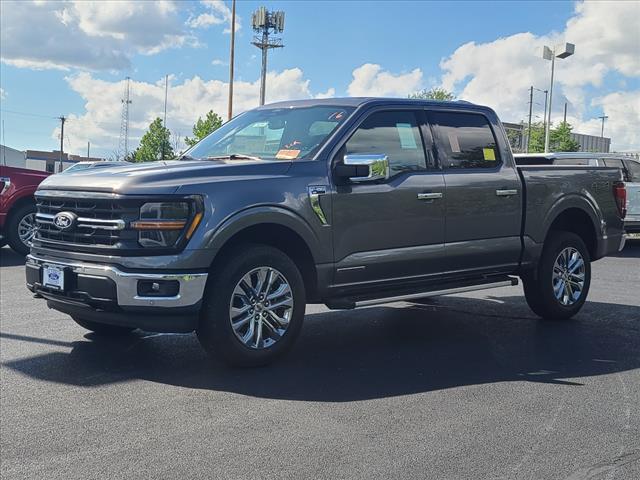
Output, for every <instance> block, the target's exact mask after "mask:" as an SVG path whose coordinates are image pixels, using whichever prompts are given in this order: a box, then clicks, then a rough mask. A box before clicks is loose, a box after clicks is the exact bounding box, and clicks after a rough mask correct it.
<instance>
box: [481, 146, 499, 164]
mask: <svg viewBox="0 0 640 480" xmlns="http://www.w3.org/2000/svg"><path fill="white" fill-rule="evenodd" d="M482 153H483V155H484V159H485V160H487V161H489V162H495V161H496V151H495V150H494V149H493V148H483V149H482Z"/></svg>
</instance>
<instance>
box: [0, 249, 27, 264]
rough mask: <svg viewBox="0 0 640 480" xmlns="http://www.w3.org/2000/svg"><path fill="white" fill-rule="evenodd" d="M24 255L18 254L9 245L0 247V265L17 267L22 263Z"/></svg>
mask: <svg viewBox="0 0 640 480" xmlns="http://www.w3.org/2000/svg"><path fill="white" fill-rule="evenodd" d="M24 262H25V257H24V256H23V255H19V254H17V253H16V252H14V251H13V250H11V249H10V248H9V247H6V246H5V247H0V267H17V266H19V265H24Z"/></svg>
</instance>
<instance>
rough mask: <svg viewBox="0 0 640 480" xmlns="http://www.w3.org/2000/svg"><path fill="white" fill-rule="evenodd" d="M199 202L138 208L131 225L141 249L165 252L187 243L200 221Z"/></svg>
mask: <svg viewBox="0 0 640 480" xmlns="http://www.w3.org/2000/svg"><path fill="white" fill-rule="evenodd" d="M199 203H200V202H197V201H193V202H187V201H181V202H149V203H145V204H143V205H142V206H141V207H140V219H139V220H136V221H134V222H131V228H133V229H134V230H138V243H140V245H141V246H143V247H150V248H154V247H155V248H167V247H173V246H175V245H176V244H177V243H178V241H179V240H181V239H182V238H184V239H186V240H188V239H189V238H191V235H193V232H194V231H195V229H196V227H197V226H198V224H199V223H200V220H202V208H201V207H200V205H199Z"/></svg>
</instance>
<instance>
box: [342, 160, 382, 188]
mask: <svg viewBox="0 0 640 480" xmlns="http://www.w3.org/2000/svg"><path fill="white" fill-rule="evenodd" d="M343 162H344V164H345V165H354V166H367V167H369V174H368V175H366V176H357V177H349V180H350V181H352V182H355V183H360V182H376V181H378V180H387V179H388V178H389V158H388V157H387V156H386V155H385V154H383V153H381V154H378V153H367V154H352V155H345V156H344V160H343Z"/></svg>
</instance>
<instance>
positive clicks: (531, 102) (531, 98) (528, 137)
mask: <svg viewBox="0 0 640 480" xmlns="http://www.w3.org/2000/svg"><path fill="white" fill-rule="evenodd" d="M532 110H533V85H532V86H531V88H530V89H529V127H528V129H527V149H526V152H527V153H529V143H530V140H531V113H532Z"/></svg>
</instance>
